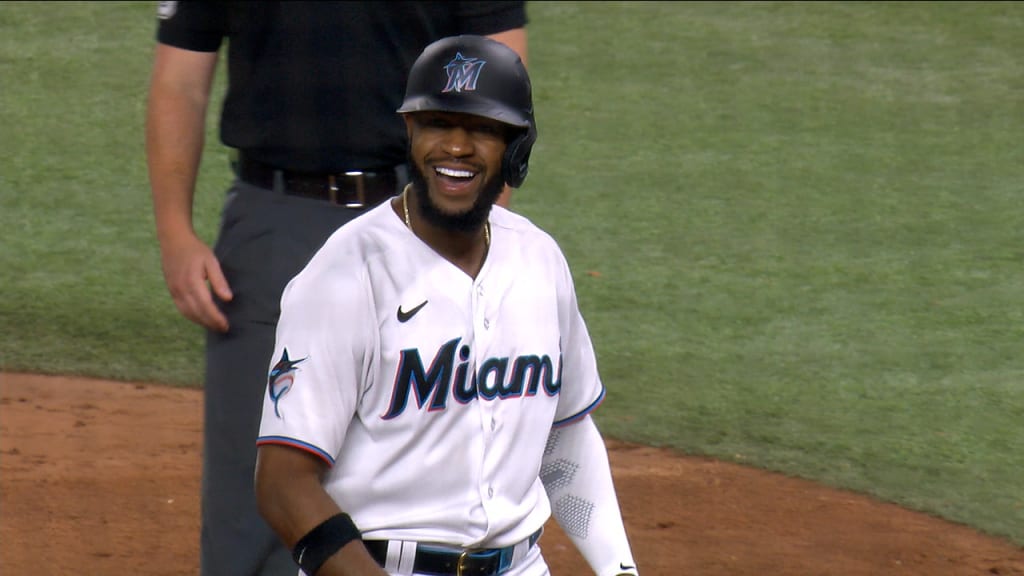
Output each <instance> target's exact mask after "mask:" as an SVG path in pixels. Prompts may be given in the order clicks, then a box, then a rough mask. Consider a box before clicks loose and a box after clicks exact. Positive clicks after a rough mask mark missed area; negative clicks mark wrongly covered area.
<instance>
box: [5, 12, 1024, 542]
mask: <svg viewBox="0 0 1024 576" xmlns="http://www.w3.org/2000/svg"><path fill="white" fill-rule="evenodd" d="M529 13H530V17H531V24H530V69H531V73H532V76H533V80H534V89H535V100H536V108H537V115H538V123H539V130H540V140H539V142H538V145H537V146H536V148H535V151H534V155H533V162H532V170H531V176H530V178H529V180H528V181H527V184H526V186H525V187H524V188H523V189H522V190H521V191H519V192H517V193H516V195H515V197H514V200H513V202H514V207H515V208H516V210H518V211H519V212H521V213H523V214H525V215H527V216H529V217H530V218H531V219H533V220H534V221H535V222H537V223H538V224H540V225H541V226H542V227H544V228H546V229H547V230H549V231H550V232H551V233H552V234H553V235H554V236H555V237H556V238H557V239H558V240H559V242H560V243H561V244H562V246H563V248H564V250H565V252H566V255H567V256H568V258H569V261H570V263H571V264H572V266H573V268H574V270H575V278H576V282H577V289H578V291H579V296H580V302H581V306H582V308H583V311H584V314H585V316H586V317H587V320H588V323H589V325H590V328H591V332H592V335H593V338H594V341H595V345H596V347H597V349H598V355H599V359H600V361H601V364H602V373H603V376H604V379H605V383H606V384H607V386H608V388H609V398H608V401H607V402H606V404H605V406H604V407H603V408H602V409H601V411H600V412H599V413H598V418H599V421H600V423H601V425H602V428H603V429H604V430H605V432H606V434H608V435H610V436H614V437H617V438H621V439H626V440H634V441H639V442H644V443H649V444H654V445H660V446H672V447H675V448H678V449H681V450H683V451H685V452H688V453H692V454H702V455H709V456H713V457H718V458H722V459H726V460H731V461H737V462H741V463H745V464H750V465H754V466H758V467H763V468H767V469H772V470H778V471H782V472H785V473H788V474H793V475H799V476H803V477H807V478H811V479H815V480H818V481H820V482H823V483H826V484H830V485H835V486H841V487H846V488H850V489H853V490H857V491H860V492H864V493H868V494H872V495H875V496H877V497H879V498H882V499H885V500H888V501H892V502H896V503H900V504H903V505H906V506H908V507H911V508H914V509H918V510H922V511H925V512H929V513H933V514H936V515H940V516H942V517H945V518H948V519H950V520H953V521H958V522H963V523H967V524H970V525H972V526H975V527H977V528H979V529H981V530H983V531H986V532H989V533H991V534H994V535H998V536H1001V537H1005V538H1007V539H1009V540H1011V541H1013V542H1015V543H1017V544H1018V545H1024V482H1022V478H1024V358H1022V355H1021V346H1022V342H1024V308H1022V306H1021V294H1024V267H1022V264H1024V205H1022V204H1024V201H1022V192H1024V160H1022V157H1021V142H1024V123H1022V119H1024V97H1022V96H1024V59H1022V58H1021V55H1022V54H1024V4H1020V3H988V2H964V3H954V2H948V3H947V2H942V3H919V2H910V3H899V2H889V3H874V2H851V3H770V2H769V3H662V2H654V3H646V2H614V3H596V2H595V3H592V2H585V3H562V2H533V3H531V4H530V5H529ZM154 24H155V3H154V2H144V3H3V4H0V82H2V87H0V126H2V127H3V128H2V130H3V138H2V141H0V142H2V143H0V146H2V149H3V159H4V162H3V168H2V170H0V229H2V230H3V233H2V243H0V270H3V272H2V273H0V289H2V290H0V292H2V294H3V297H2V298H0V330H2V334H3V336H2V337H0V369H3V370H8V371H12V370H18V371H33V372H46V373H68V374H84V375H90V376H97V377H108V378H118V379H128V380H143V381H157V382H165V383H169V384H177V385H198V384H199V383H200V375H201V364H200V362H201V358H202V335H201V332H200V331H199V329H198V328H196V327H194V326H192V325H190V324H189V323H188V322H187V321H185V320H183V319H182V318H180V317H179V316H178V315H177V312H176V310H175V309H174V306H173V304H172V303H171V301H170V298H169V296H168V295H167V292H166V289H165V288H164V285H163V280H162V277H161V273H160V266H159V253H158V250H157V245H156V240H155V236H154V232H153V221H152V215H151V211H150V201H149V190H148V183H147V180H146V173H145V159H144V152H143V136H142V125H143V115H144V101H145V95H146V83H147V80H148V73H149V65H150V58H151V54H152V47H153V30H154ZM216 112H217V111H216V110H215V109H214V110H211V120H215V119H216ZM227 178H228V169H227V155H226V151H225V150H224V149H223V147H222V146H220V145H219V143H218V141H217V138H216V130H215V122H211V132H210V137H209V138H208V152H207V154H206V156H205V160H204V166H203V173H202V176H201V182H200V190H199V194H198V196H199V198H198V205H197V212H196V218H197V225H198V226H199V228H200V230H201V232H202V234H203V235H204V237H206V238H208V239H210V240H211V241H212V239H213V236H214V234H215V233H216V225H217V218H218V216H219V210H220V203H221V199H222V194H223V190H224V188H225V187H226V184H227Z"/></svg>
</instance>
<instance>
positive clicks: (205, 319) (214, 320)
mask: <svg viewBox="0 0 1024 576" xmlns="http://www.w3.org/2000/svg"><path fill="white" fill-rule="evenodd" d="M160 253H161V264H162V266H163V271H164V281H165V282H166V283H167V290H168V291H169V292H170V293H171V298H172V299H173V300H174V305H175V306H177V307H178V311H179V312H181V314H182V315H183V316H184V317H185V318H188V319H189V320H191V321H193V322H195V323H196V324H199V325H201V326H205V327H207V328H209V329H211V330H217V331H220V332H227V331H228V319H227V317H226V316H224V314H223V313H222V312H221V311H220V309H219V308H218V307H217V304H216V303H215V302H214V301H213V294H216V295H217V297H218V298H220V299H221V300H225V301H228V300H231V298H232V297H233V295H232V293H231V288H230V287H229V286H228V281H227V280H226V279H225V278H224V272H223V271H222V270H221V268H220V263H219V262H217V257H216V256H214V254H213V250H211V249H210V247H209V246H207V245H206V244H204V243H203V241H202V240H200V239H199V238H198V237H197V236H196V235H195V234H188V235H187V236H184V237H182V238H180V239H174V240H167V241H165V242H162V243H161V246H160ZM207 282H209V285H207Z"/></svg>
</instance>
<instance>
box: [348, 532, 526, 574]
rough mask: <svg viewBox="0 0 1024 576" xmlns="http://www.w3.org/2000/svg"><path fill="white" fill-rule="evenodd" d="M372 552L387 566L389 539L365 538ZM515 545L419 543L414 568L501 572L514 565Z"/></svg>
mask: <svg viewBox="0 0 1024 576" xmlns="http://www.w3.org/2000/svg"><path fill="white" fill-rule="evenodd" d="M542 532H543V529H541V530H537V531H536V532H534V533H533V534H531V535H530V538H529V543H530V547H533V545H534V544H536V543H537V540H539V539H540V535H541V533H542ZM363 544H364V545H366V549H367V550H369V551H370V555H371V556H373V558H374V559H375V560H376V561H377V563H378V564H380V565H381V566H384V563H385V561H386V560H387V556H388V541H387V540H366V541H364V542H363ZM515 548H516V547H515V546H514V545H513V546H506V547H504V548H488V549H484V550H463V551H458V550H452V549H448V548H439V547H435V546H431V545H430V544H419V545H417V546H416V559H415V560H414V561H413V567H412V571H413V572H415V573H416V574H432V575H435V576H498V575H499V574H504V573H505V572H508V570H509V568H511V567H512V553H513V552H514V551H515Z"/></svg>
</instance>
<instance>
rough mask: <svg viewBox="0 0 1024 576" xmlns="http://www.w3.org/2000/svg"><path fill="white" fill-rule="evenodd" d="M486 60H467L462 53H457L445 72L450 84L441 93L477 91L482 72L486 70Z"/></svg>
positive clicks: (446, 65) (446, 66) (445, 68)
mask: <svg viewBox="0 0 1024 576" xmlns="http://www.w3.org/2000/svg"><path fill="white" fill-rule="evenodd" d="M484 64H487V61H486V60H481V59H479V58H466V57H464V56H463V55H462V53H461V52H456V53H455V58H452V59H451V61H450V62H448V64H445V67H444V71H445V72H447V73H448V84H446V85H445V87H444V90H441V92H462V91H463V90H466V91H467V92H468V91H472V90H476V81H477V80H479V79H480V71H481V70H483V69H484Z"/></svg>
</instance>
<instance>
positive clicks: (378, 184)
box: [235, 154, 405, 208]
mask: <svg viewBox="0 0 1024 576" xmlns="http://www.w3.org/2000/svg"><path fill="white" fill-rule="evenodd" d="M404 170H405V166H404V165H401V166H396V167H394V168H387V169H383V170H378V171H374V172H368V171H367V172H362V171H354V172H343V173H340V174H308V173H303V172H289V171H287V170H280V169H278V168H275V167H273V166H270V165H268V164H264V163H262V162H257V161H256V160H253V159H251V158H247V157H246V156H245V155H244V154H239V157H238V161H237V162H236V163H235V173H236V174H237V175H238V179H239V180H242V181H243V182H248V183H249V184H252V185H253V186H258V187H260V188H266V189H267V190H274V191H279V192H283V193H285V194H288V195H289V196H302V197H304V198H315V199H317V200H325V201H327V202H330V203H331V204H338V205H341V206H345V207H346V208H372V207H374V206H376V205H378V204H380V203H381V202H384V201H385V200H387V199H389V198H391V197H392V196H395V195H396V194H398V193H399V190H398V186H399V172H400V171H402V172H404ZM403 179H404V176H403Z"/></svg>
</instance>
